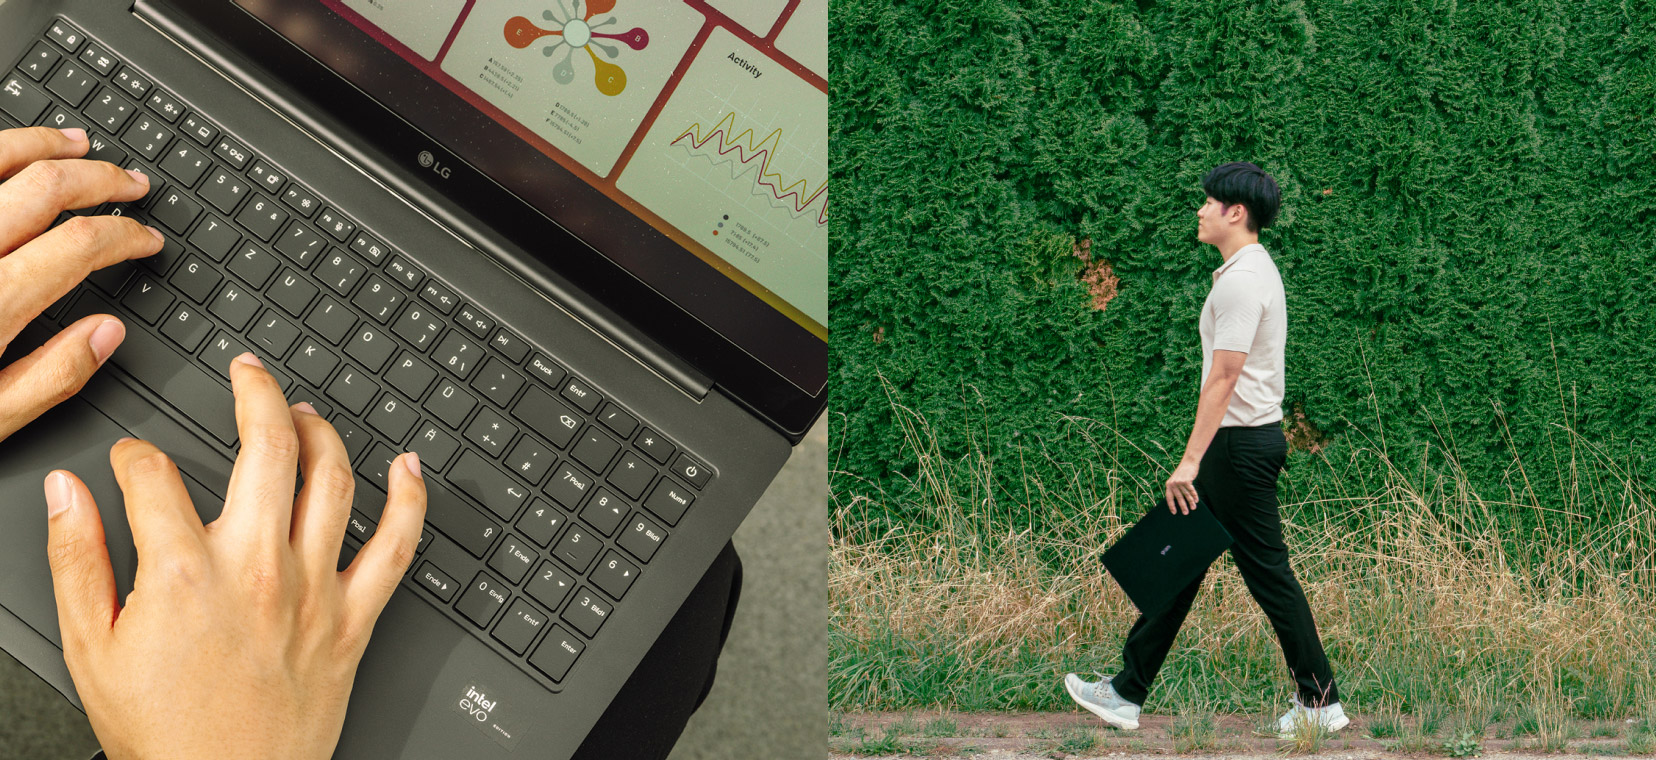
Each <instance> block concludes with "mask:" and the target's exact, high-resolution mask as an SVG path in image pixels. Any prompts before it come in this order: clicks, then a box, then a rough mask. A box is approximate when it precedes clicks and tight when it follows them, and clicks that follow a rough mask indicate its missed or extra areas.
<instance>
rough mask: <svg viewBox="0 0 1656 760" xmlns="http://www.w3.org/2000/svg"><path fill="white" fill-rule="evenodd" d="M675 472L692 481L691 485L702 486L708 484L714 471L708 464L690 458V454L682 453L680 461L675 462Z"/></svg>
mask: <svg viewBox="0 0 1656 760" xmlns="http://www.w3.org/2000/svg"><path fill="white" fill-rule="evenodd" d="M673 474H674V475H677V476H679V477H681V478H684V479H685V480H688V481H690V485H693V486H695V487H697V488H702V487H704V486H706V485H707V481H708V479H710V478H712V477H713V472H712V471H711V470H709V469H707V465H705V464H702V463H701V462H698V461H696V460H694V459H691V458H690V455H689V454H680V455H679V458H678V461H676V462H673Z"/></svg>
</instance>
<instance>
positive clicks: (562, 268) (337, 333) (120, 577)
mask: <svg viewBox="0 0 1656 760" xmlns="http://www.w3.org/2000/svg"><path fill="white" fill-rule="evenodd" d="M714 5H717V4H714ZM737 6H738V7H739V8H742V11H743V12H740V13H735V14H734V15H727V14H726V13H721V12H719V11H716V10H713V9H712V6H710V5H709V4H707V3H700V2H697V3H689V2H682V1H673V2H668V1H665V0H663V1H657V2H639V3H619V4H617V3H599V2H593V3H584V2H583V3H577V4H573V5H571V4H566V3H556V2H542V1H529V0H510V1H509V0H498V1H497V0H490V2H467V0H430V1H429V2H418V3H408V2H391V3H387V2H380V1H379V0H286V1H282V2H277V1H275V0H234V2H232V1H231V0H126V1H125V2H117V1H116V0H22V1H20V2H19V1H13V2H0V67H3V68H0V128H11V127H23V126H51V127H59V128H62V127H83V128H85V129H86V130H87V134H88V136H89V138H90V141H91V145H92V148H91V151H90V153H89V156H88V157H90V158H95V159H102V160H106V161H110V162H112V163H115V164H117V165H120V166H122V167H123V168H136V169H141V170H142V171H143V172H144V173H146V174H147V175H148V176H149V177H150V178H151V187H152V192H151V193H150V194H149V196H148V197H146V198H144V199H142V200H140V201H137V202H133V203H117V204H104V205H103V206H100V207H97V208H91V209H79V210H75V213H83V214H93V213H96V214H123V215H129V216H133V217H135V218H138V219H140V220H142V221H143V222H145V223H146V224H151V225H153V226H155V227H156V228H158V229H160V230H162V232H163V233H164V234H165V235H166V237H167V245H166V247H165V248H164V249H163V250H162V252H161V253H159V254H157V255H155V256H152V257H149V258H146V259H143V260H141V261H136V262H126V263H124V264H122V265H119V266H114V267H109V268H107V269H104V270H100V271H98V272H96V273H94V274H93V275H92V276H91V277H90V278H88V281H87V282H85V283H83V284H81V285H80V286H79V287H77V288H76V289H75V290H74V291H73V292H71V293H69V294H67V295H66V296H65V297H64V298H63V299H61V300H60V301H58V302H57V303H55V304H53V305H52V306H51V307H50V308H49V309H47V311H46V313H45V314H43V315H42V316H41V317H40V318H39V319H38V320H36V321H35V322H34V323H33V324H31V325H30V326H29V327H28V329H26V330H25V331H24V332H23V333H22V334H21V335H20V336H19V338H18V339H17V341H16V342H14V343H13V344H12V346H10V347H9V349H8V352H7V356H6V361H8V362H9V361H10V360H11V359H12V358H13V357H15V356H21V355H23V354H25V353H26V352H27V351H28V350H31V349H32V348H33V347H34V346H35V345H38V344H39V342H41V341H44V340H45V339H46V338H47V337H49V336H50V335H51V334H53V333H54V332H56V331H57V330H59V329H62V327H63V326H64V325H67V324H70V323H72V322H73V321H75V320H77V319H79V318H81V317H84V316H86V315H89V314H96V313H110V314H116V315H118V316H120V317H121V318H122V320H123V321H124V322H125V324H126V325H127V334H126V339H125V342H124V343H123V344H122V345H121V346H120V348H119V349H118V350H117V351H116V352H115V354H114V355H113V356H112V357H111V358H110V360H109V362H108V364H107V365H106V366H105V367H104V368H103V369H102V370H100V371H99V372H98V374H97V375H96V376H95V377H94V378H93V380H92V381H91V382H90V383H89V384H88V385H87V386H86V388H85V389H84V390H83V391H82V392H81V393H80V394H78V395H77V396H76V397H75V398H73V399H70V400H69V401H67V402H65V403H64V404H62V405H60V406H59V407H57V408H55V409H53V410H52V411H51V412H50V413H48V414H47V415H46V416H44V417H42V418H41V419H40V420H38V421H37V422H35V423H34V424H32V425H30V426H28V427H27V428H25V429H24V430H22V431H20V432H19V433H18V434H16V435H14V436H12V437H11V438H9V439H7V440H6V441H4V442H0V580H3V581H4V582H3V583H0V647H3V648H4V649H5V650H6V651H7V652H8V653H10V654H11V655H12V656H13V657H15V658H16V659H17V660H19V661H20V662H22V663H23V664H24V665H26V666H28V667H29V668H31V669H32V670H33V671H34V672H35V673H37V674H39V675H40V676H41V678H43V679H45V680H46V681H48V682H49V683H51V684H52V685H53V686H54V687H56V688H57V689H58V690H59V691H61V692H62V693H63V694H64V695H65V696H66V697H67V698H68V699H70V700H71V701H72V702H75V703H76V704H77V705H78V704H79V703H78V701H77V700H76V695H75V689H74V684H73V682H72V681H71V680H70V678H69V673H68V670H67V668H66V667H65V665H64V662H63V655H62V651H61V648H60V646H61V644H60V638H59V634H58V629H57V614H56V610H55V605H54V601H53V595H52V584H51V577H50V574H49V570H48V565H47V561H46V552H45V539H46V528H45V506H44V496H43V491H42V483H43V480H44V477H45V475H46V473H47V472H48V471H50V470H51V469H53V468H56V467H64V468H68V469H71V470H73V471H74V472H75V473H76V474H78V475H79V476H80V477H81V478H83V479H84V480H85V481H86V483H87V485H88V486H89V487H90V488H91V490H92V493H93V496H94V497H95V498H96V500H97V503H98V506H99V507H100V509H101V510H102V511H103V519H104V524H105V527H106V533H107V539H108V543H109V549H110V558H111V560H112V562H113V565H114V569H115V573H116V583H117V587H118V592H119V593H121V594H123V595H124V594H125V593H126V592H127V591H128V590H129V589H130V588H131V583H132V579H133V574H134V572H135V565H134V563H135V561H136V558H135V556H134V551H133V548H132V543H131V536H130V533H129V531H128V528H127V525H126V520H125V516H124V510H123V505H122V499H121V494H120V491H119V490H118V489H117V488H116V486H115V483H114V480H113V478H112V477H111V475H110V472H109V463H108V451H109V447H110V446H111V444H113V443H114V442H115V440H116V439H117V438H120V437H121V436H125V435H131V436H135V437H139V438H144V439H147V440H149V441H152V442H154V443H155V444H156V445H157V446H159V447H160V448H161V449H162V450H164V451H166V452H167V453H168V454H170V455H172V457H173V459H174V460H175V461H176V462H177V464H178V466H179V469H180V470H181V471H182V472H183V474H184V476H185V482H186V485H187V487H188V489H189V491H190V494H191V496H192V498H193V500H194V502H195V505H196V507H197V508H198V510H199V511H200V513H201V516H202V519H203V520H212V519H214V518H215V517H216V516H217V513H218V511H219V508H220V506H221V505H222V503H223V498H224V492H225V486H226V483H227V481H228V478H229V473H230V469H231V466H232V462H233V460H234V456H235V452H236V448H237V441H236V427H235V418H234V414H233V409H234V407H233V400H232V396H231V394H230V387H229V382H228V378H227V376H226V373H227V371H228V368H229V362H230V360H231V359H232V358H233V357H235V356H236V355H237V354H239V353H241V352H242V351H244V350H251V351H253V352H254V353H255V354H257V355H258V356H259V357H260V358H261V359H262V360H263V362H264V364H265V366H266V367H267V368H269V369H270V370H271V371H272V373H273V374H274V375H275V376H276V377H277V379H278V380H279V381H281V383H282V387H283V390H284V391H285V392H286V394H287V396H288V399H289V400H290V401H292V402H297V401H301V400H304V401H309V402H311V403H312V404H313V405H314V406H315V407H316V408H317V410H318V411H319V412H321V413H322V414H323V415H324V416H325V417H326V418H327V419H329V420H330V421H331V422H332V423H333V424H334V425H335V427H336V428H337V429H338V430H339V432H340V433H341V436H342V437H343V438H344V441H345V445H346V448H347V449H348V450H349V452H350V455H351V461H352V465H353V468H354V469H355V470H356V473H357V475H358V483H357V487H356V504H355V509H354V511H353V514H352V519H351V522H350V526H349V530H348V535H347V536H346V547H345V556H344V557H342V559H341V561H342V562H347V561H349V560H350V559H351V558H352V557H353V556H354V554H355V552H356V550H357V547H360V546H361V545H362V542H363V541H366V540H367V539H368V538H369V536H371V535H372V533H373V532H374V530H375V526H376V520H377V518H378V517H379V516H380V510H381V509H382V508H383V506H384V500H385V490H384V489H385V485H386V482H387V481H386V469H387V464H388V462H389V461H390V460H391V459H392V458H393V457H394V456H396V454H397V453H398V452H401V451H405V450H414V451H417V452H418V453H419V455H420V461H421V465H422V469H423V471H424V475H425V478H426V483H427V489H428V508H427V525H426V528H427V530H426V531H425V534H424V536H422V539H421V542H420V550H419V555H418V556H417V557H416V559H415V560H414V562H413V564H412V565H411V567H410V568H409V571H408V576H407V577H406V579H405V581H404V584H403V586H402V588H400V589H399V590H398V591H397V593H396V594H395V595H394V596H393V597H392V598H391V601H390V603H389V604H388V605H387V606H386V608H385V611H384V614H383V615H382V617H381V618H380V620H379V623H378V625H377V627H376V629H375V632H374V634H373V639H372V641H371V643H370V644H369V647H368V650H367V653H366V655H365V656H364V659H363V661H362V664H361V667H360V668H359V670H358V676H357V681H356V685H355V688H354V690H353V691H352V694H351V704H350V708H349V711H348V713H347V716H346V722H345V726H344V732H343V735H342V736H341V739H340V744H339V749H338V753H337V755H336V756H337V757H340V758H352V759H353V760H377V759H380V758H386V759H389V758H398V759H400V760H413V759H414V758H434V759H435V758H444V759H448V758H537V759H539V758H546V759H548V760H563V759H564V758H568V757H569V756H570V755H571V754H572V753H573V752H574V751H575V749H576V748H577V747H578V746H579V745H580V743H581V741H582V739H583V738H584V737H585V736H586V735H587V733H588V732H589V731H590V729H591V727H592V726H593V724H594V722H595V721H596V720H597V719H598V717H599V716H600V715H601V714H603V712H604V710H605V709H606V708H607V707H608V706H609V704H610V702H611V701H612V699H613V698H614V696H615V695H616V693H617V691H619V690H620V688H621V686H622V684H623V683H624V682H625V681H626V679H627V678H628V676H629V675H630V674H632V672H633V671H634V669H635V667H636V666H637V665H638V663H639V661H640V660H641V658H642V657H643V656H644V654H645V652H646V651H648V650H649V649H650V647H651V645H652V644H654V643H655V642H656V640H657V638H658V635H659V634H660V633H661V632H662V631H663V629H664V628H665V627H666V625H667V623H668V621H669V620H670V619H671V618H672V616H673V614H674V613H675V612H676V611H677V610H678V609H679V608H680V606H681V605H682V604H683V602H684V600H685V598H686V597H687V595H688V594H689V593H690V591H691V589H693V588H694V587H695V586H696V584H697V583H698V581H699V580H700V579H701V578H702V577H703V575H704V574H705V573H706V571H707V569H708V567H709V566H710V565H711V564H712V562H713V560H714V558H715V557H716V556H718V554H719V553H720V551H721V550H722V549H723V548H724V546H725V544H726V543H727V542H728V541H729V540H730V538H731V536H732V534H733V532H734V531H735V530H736V527H737V526H738V525H739V524H740V523H741V522H742V520H743V518H744V517H745V516H746V515H747V514H748V512H749V510H750V509H751V508H752V507H753V505H754V503H755V502H756V501H757V500H758V498H759V496H760V495H761V494H762V493H763V492H764V491H765V489H766V486H768V485H769V484H770V482H771V480H772V479H773V478H774V477H775V475H776V473H777V472H778V471H779V470H780V469H781V467H782V465H783V463H784V462H785V461H786V460H787V458H788V455H789V453H790V450H791V445H792V444H795V443H797V442H798V441H799V440H800V439H801V438H802V437H803V436H804V433H805V431H806V430H808V429H809V428H810V426H811V424H812V422H813V421H814V420H815V419H816V418H818V417H819V416H820V414H821V412H822V409H823V406H824V403H825V399H826V393H825V388H826V384H827V330H826V322H827V227H826V224H827V213H828V212H827V205H828V200H827V194H826V189H825V185H824V183H825V182H826V180H827V166H826V161H827V159H826V152H827V80H826V71H827V67H826V61H827V52H826V49H827V42H826V33H825V31H823V30H825V29H826V3H812V2H804V3H800V4H797V6H796V5H795V4H786V10H787V12H786V13H783V12H782V9H783V7H784V4H775V8H774V9H773V8H771V4H765V5H763V6H760V5H754V6H753V7H743V6H741V4H737ZM68 218H70V216H69V215H68V214H65V215H63V217H61V218H60V219H59V221H60V222H61V221H63V220H64V219H68ZM820 506H821V505H816V508H820ZM819 561H820V560H819ZM778 685H779V686H783V684H778ZM485 702H486V703H487V705H488V706H489V709H487V710H479V709H477V705H479V704H482V703H485ZM738 754H739V753H738Z"/></svg>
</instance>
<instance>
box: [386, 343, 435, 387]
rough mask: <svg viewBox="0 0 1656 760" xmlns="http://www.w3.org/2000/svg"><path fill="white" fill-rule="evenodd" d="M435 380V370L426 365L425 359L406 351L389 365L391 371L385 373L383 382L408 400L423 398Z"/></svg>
mask: <svg viewBox="0 0 1656 760" xmlns="http://www.w3.org/2000/svg"><path fill="white" fill-rule="evenodd" d="M436 379H437V370H434V369H432V368H431V367H430V366H429V365H427V364H426V363H425V359H423V358H421V357H419V356H418V355H416V354H411V353H409V352H407V351H404V352H403V353H402V356H399V357H397V360H396V361H395V362H393V363H392V364H391V370H390V371H389V372H386V373H385V381H386V382H388V383H390V384H391V387H393V388H396V389H397V390H399V391H402V392H403V394H404V395H406V396H408V397H409V398H421V397H424V396H425V392H426V389H427V388H430V387H431V381H433V380H436Z"/></svg>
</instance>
